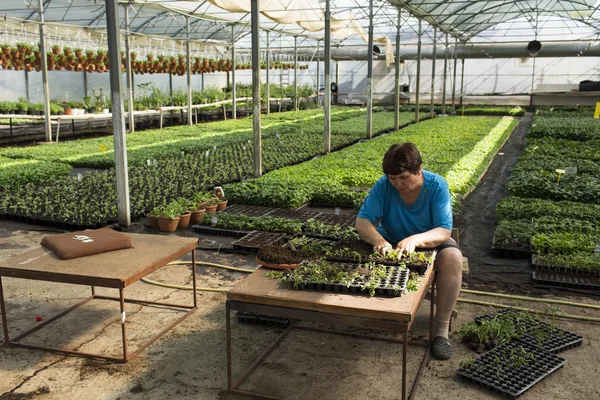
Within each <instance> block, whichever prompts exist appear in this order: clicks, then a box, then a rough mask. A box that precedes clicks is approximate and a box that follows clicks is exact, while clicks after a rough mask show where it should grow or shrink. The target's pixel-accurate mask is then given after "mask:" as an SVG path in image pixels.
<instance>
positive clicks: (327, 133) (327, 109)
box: [323, 0, 331, 154]
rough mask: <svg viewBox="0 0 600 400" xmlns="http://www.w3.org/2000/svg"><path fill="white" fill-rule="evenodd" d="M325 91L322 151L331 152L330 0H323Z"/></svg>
mask: <svg viewBox="0 0 600 400" xmlns="http://www.w3.org/2000/svg"><path fill="white" fill-rule="evenodd" d="M324 68H325V91H324V93H323V108H324V110H323V111H324V113H325V126H324V152H325V154H328V153H330V152H331V0H325V66H324Z"/></svg>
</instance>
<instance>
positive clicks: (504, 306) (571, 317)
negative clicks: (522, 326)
mask: <svg viewBox="0 0 600 400" xmlns="http://www.w3.org/2000/svg"><path fill="white" fill-rule="evenodd" d="M457 301H458V302H459V303H470V304H477V305H480V306H490V307H497V308H512V309H515V310H519V311H527V312H531V313H534V314H539V315H547V316H550V317H556V318H566V319H577V320H581V321H593V322H600V318H595V317H583V316H579V315H570V314H556V313H549V312H544V311H538V310H532V309H530V308H524V307H513V306H507V305H504V304H498V303H488V302H485V301H478V300H470V299H461V298H459V299H458V300H457Z"/></svg>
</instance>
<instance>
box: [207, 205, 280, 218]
mask: <svg viewBox="0 0 600 400" xmlns="http://www.w3.org/2000/svg"><path fill="white" fill-rule="evenodd" d="M271 210H272V208H270V207H263V206H253V205H247V204H231V205H229V206H227V207H226V208H225V209H223V210H221V211H219V212H227V213H231V214H243V215H247V216H250V217H262V216H263V215H265V214H266V213H268V212H269V211H271Z"/></svg>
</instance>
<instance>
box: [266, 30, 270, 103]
mask: <svg viewBox="0 0 600 400" xmlns="http://www.w3.org/2000/svg"><path fill="white" fill-rule="evenodd" d="M270 41H271V37H270V32H269V31H267V75H266V77H267V81H266V82H265V97H266V98H267V114H270V113H271V99H270V97H271V87H270V85H271V84H270V78H271V76H270V75H271V74H270V71H269V70H270V68H271V54H270V52H269V46H270V45H271V43H270Z"/></svg>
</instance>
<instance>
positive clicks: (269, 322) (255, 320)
mask: <svg viewBox="0 0 600 400" xmlns="http://www.w3.org/2000/svg"><path fill="white" fill-rule="evenodd" d="M237 321H238V323H240V324H254V325H265V326H276V327H280V328H287V326H288V325H289V323H290V320H289V319H287V318H281V317H273V316H270V315H262V314H253V313H248V312H244V311H238V313H237Z"/></svg>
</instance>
